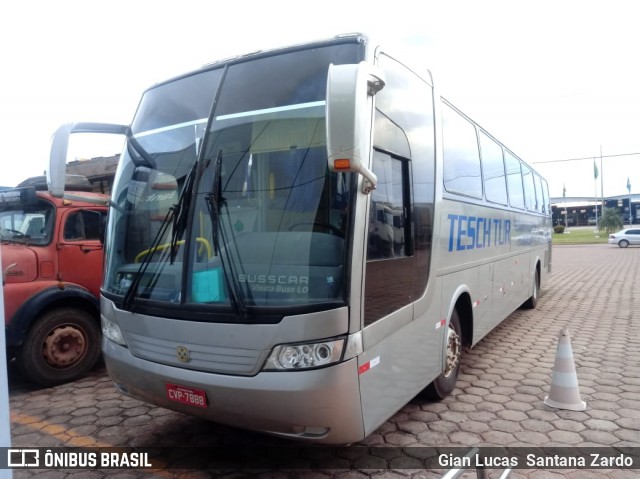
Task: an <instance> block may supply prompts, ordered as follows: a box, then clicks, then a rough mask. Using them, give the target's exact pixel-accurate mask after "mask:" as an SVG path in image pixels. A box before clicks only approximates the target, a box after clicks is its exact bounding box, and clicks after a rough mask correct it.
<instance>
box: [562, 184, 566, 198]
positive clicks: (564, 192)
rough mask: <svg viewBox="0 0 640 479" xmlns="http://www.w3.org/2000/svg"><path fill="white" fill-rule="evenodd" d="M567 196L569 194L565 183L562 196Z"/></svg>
mask: <svg viewBox="0 0 640 479" xmlns="http://www.w3.org/2000/svg"><path fill="white" fill-rule="evenodd" d="M565 196H567V188H566V186H564V184H563V185H562V197H563V198H564V197H565Z"/></svg>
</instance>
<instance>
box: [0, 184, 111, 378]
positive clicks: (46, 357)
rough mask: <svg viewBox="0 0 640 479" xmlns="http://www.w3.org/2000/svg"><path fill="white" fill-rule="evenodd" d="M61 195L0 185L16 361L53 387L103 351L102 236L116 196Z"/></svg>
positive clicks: (0, 231)
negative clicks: (101, 299)
mask: <svg viewBox="0 0 640 479" xmlns="http://www.w3.org/2000/svg"><path fill="white" fill-rule="evenodd" d="M78 197H79V198H81V199H78V200H75V199H66V198H65V199H62V198H54V197H53V196H51V195H50V194H49V193H48V192H46V191H38V188H37V187H35V186H28V187H24V188H13V189H6V190H1V191H0V245H1V247H2V281H3V286H4V295H5V300H4V303H5V327H6V340H7V351H8V354H9V360H10V361H16V362H17V365H18V367H19V369H20V370H21V371H22V373H23V374H24V376H25V377H26V378H27V379H29V380H31V381H32V382H34V383H37V384H40V385H43V386H51V385H55V384H59V383H63V382H67V381H70V380H73V379H76V378H78V377H80V376H82V375H83V374H85V373H87V372H88V371H89V370H90V369H91V368H93V366H94V365H95V364H96V362H97V361H98V359H99V357H100V341H101V333H100V313H99V311H100V308H99V295H100V284H101V282H102V267H103V257H104V255H103V251H104V248H103V244H102V235H103V231H104V225H105V222H106V216H107V204H108V200H109V197H108V196H106V195H103V194H99V193H91V192H83V193H82V195H78Z"/></svg>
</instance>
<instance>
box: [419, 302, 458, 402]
mask: <svg viewBox="0 0 640 479" xmlns="http://www.w3.org/2000/svg"><path fill="white" fill-rule="evenodd" d="M461 358H462V330H461V328H460V316H459V315H458V311H457V310H456V309H454V310H453V313H452V314H451V319H450V320H449V328H448V330H447V356H446V360H445V366H444V371H443V372H442V374H440V376H438V377H437V378H436V379H435V380H434V381H433V382H432V383H431V384H429V385H428V386H427V387H426V388H425V390H424V394H425V396H426V397H427V398H429V399H435V400H440V399H444V398H445V397H447V396H448V395H449V394H451V392H452V391H453V388H455V386H456V382H457V381H458V372H459V371H460V359H461Z"/></svg>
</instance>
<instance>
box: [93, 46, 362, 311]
mask: <svg viewBox="0 0 640 479" xmlns="http://www.w3.org/2000/svg"><path fill="white" fill-rule="evenodd" d="M357 55H358V50H357V49H356V47H355V46H354V45H333V46H328V47H327V46H325V47H322V48H316V49H313V50H303V51H295V50H294V51H291V52H288V53H285V54H280V55H278V56H277V57H267V58H266V59H268V61H265V58H257V59H253V60H251V61H243V62H239V63H231V64H226V65H219V66H217V68H213V69H211V70H204V71H202V72H200V73H197V74H194V75H190V76H186V77H182V78H179V79H176V80H174V81H172V82H169V83H164V84H161V85H159V86H157V87H155V88H153V89H151V90H149V91H148V92H147V93H145V95H144V96H143V99H142V101H141V104H140V106H139V108H138V113H137V114H136V117H135V119H134V121H133V123H132V128H131V132H132V135H131V138H130V139H129V143H128V147H127V149H126V151H125V153H124V154H123V155H122V158H121V160H120V161H121V164H120V169H119V172H118V175H120V178H119V179H118V181H117V182H116V183H117V185H119V186H118V188H117V189H116V191H114V193H113V201H114V203H115V207H114V208H113V209H112V211H111V213H110V219H109V227H108V233H107V234H108V238H109V239H108V240H107V242H108V244H112V245H113V247H112V248H110V250H109V251H108V252H107V260H106V261H107V277H106V278H105V282H104V291H105V293H106V294H107V295H109V294H110V295H111V297H112V298H113V299H114V300H116V301H118V298H120V301H122V304H123V306H124V307H125V308H128V307H129V306H132V307H133V305H135V307H136V308H138V309H139V308H144V307H145V306H148V307H155V308H156V309H154V314H160V315H162V312H159V313H158V310H160V311H171V313H169V312H167V313H166V314H167V315H171V316H172V317H175V316H176V311H180V310H182V311H185V310H189V311H198V310H202V311H209V312H211V311H220V312H224V311H227V312H230V313H232V316H233V317H235V318H239V319H242V318H243V317H246V315H247V313H248V312H249V313H250V312H251V310H252V308H253V309H255V308H256V307H273V306H278V307H282V306H312V307H314V308H316V309H318V308H329V307H335V306H336V304H344V301H345V298H346V293H345V287H346V286H345V285H346V283H347V281H346V277H347V271H346V267H345V264H346V262H345V258H346V251H347V248H348V247H349V244H348V241H347V238H349V235H348V231H347V229H348V225H349V209H348V207H349V204H350V202H351V201H350V200H351V192H352V191H354V189H355V188H354V187H353V185H352V184H351V183H352V181H355V178H353V177H352V175H351V174H349V173H335V172H329V171H328V168H327V152H326V144H325V143H326V132H325V121H326V120H325V98H324V97H325V90H326V74H327V69H328V65H329V63H355V62H357V61H358V57H357ZM302 63H304V69H296V68H295V67H293V66H292V65H296V64H302ZM296 71H299V73H297V74H296V73H295V72H296ZM256 78H260V79H261V80H260V82H259V83H260V85H261V88H256ZM109 241H110V242H109ZM185 306H186V309H185V308H184V307H185ZM216 308H217V309H216ZM178 316H179V313H178ZM207 318H211V319H212V320H216V319H214V318H212V316H211V315H208V316H207ZM218 320H219V319H218Z"/></svg>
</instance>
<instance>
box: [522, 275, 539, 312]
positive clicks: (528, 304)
mask: <svg viewBox="0 0 640 479" xmlns="http://www.w3.org/2000/svg"><path fill="white" fill-rule="evenodd" d="M538 284H540V273H538V268H536V273H535V274H534V275H533V285H532V287H531V296H529V299H527V300H526V301H525V302H524V303H523V304H522V307H523V308H524V309H535V307H536V306H537V305H538Z"/></svg>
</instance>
